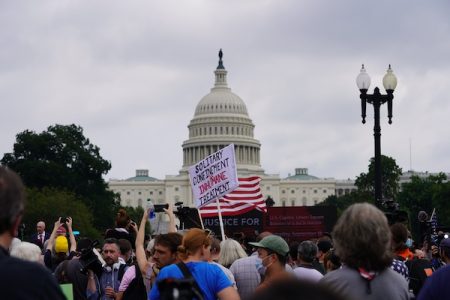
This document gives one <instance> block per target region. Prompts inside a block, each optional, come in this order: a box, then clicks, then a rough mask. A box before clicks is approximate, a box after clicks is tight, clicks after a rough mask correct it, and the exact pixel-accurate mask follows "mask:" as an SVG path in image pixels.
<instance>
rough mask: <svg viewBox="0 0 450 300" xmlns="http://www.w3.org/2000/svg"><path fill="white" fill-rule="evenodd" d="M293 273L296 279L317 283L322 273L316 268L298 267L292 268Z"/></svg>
mask: <svg viewBox="0 0 450 300" xmlns="http://www.w3.org/2000/svg"><path fill="white" fill-rule="evenodd" d="M294 274H295V276H296V277H297V278H298V279H301V280H305V281H310V282H314V283H317V282H319V280H320V279H322V277H323V275H322V273H320V272H319V271H317V270H316V269H311V268H304V267H298V268H295V269H294Z"/></svg>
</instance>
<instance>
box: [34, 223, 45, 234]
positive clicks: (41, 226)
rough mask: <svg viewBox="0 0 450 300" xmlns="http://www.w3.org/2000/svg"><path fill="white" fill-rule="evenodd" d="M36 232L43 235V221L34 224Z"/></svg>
mask: <svg viewBox="0 0 450 300" xmlns="http://www.w3.org/2000/svg"><path fill="white" fill-rule="evenodd" d="M36 230H37V232H38V233H43V232H44V231H45V223H44V222H43V221H39V222H38V223H37V224H36Z"/></svg>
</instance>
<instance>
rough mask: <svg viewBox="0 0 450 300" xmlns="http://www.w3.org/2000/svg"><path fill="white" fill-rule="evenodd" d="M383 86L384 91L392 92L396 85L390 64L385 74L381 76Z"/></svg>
mask: <svg viewBox="0 0 450 300" xmlns="http://www.w3.org/2000/svg"><path fill="white" fill-rule="evenodd" d="M383 86H384V89H385V90H386V92H390V93H392V92H393V91H394V90H395V88H396V87H397V77H395V75H394V72H393V71H392V69H391V65H389V68H388V69H387V71H386V75H384V77H383Z"/></svg>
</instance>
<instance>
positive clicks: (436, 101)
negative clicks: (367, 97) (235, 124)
mask: <svg viewBox="0 0 450 300" xmlns="http://www.w3.org/2000/svg"><path fill="white" fill-rule="evenodd" d="M449 12H450V2H449V1H445V0H442V1H411V0H404V1H376V2H373V1H370V2H369V1H360V0H354V1H350V0H348V1H331V0H330V1H323V0H311V1H303V0H302V1H300V0H292V1H282V0H273V1H269V0H222V1H219V0H217V1H216V0H203V1H202V0H196V1H194V0H192V1H190V0H185V1H179V0H178V1H175V0H164V1H158V2H157V1H112V0H107V1H73V0H72V1H65V0H53V1H43V0H41V1H1V2H0V101H1V103H0V104H1V107H0V111H1V118H0V125H1V130H0V155H3V153H5V152H11V151H12V147H13V144H14V141H15V136H16V134H17V133H19V132H21V131H23V130H26V129H29V130H33V131H36V132H41V131H43V130H45V129H46V128H47V127H48V126H49V125H53V124H71V123H74V124H77V125H80V126H82V127H83V128H84V134H85V136H86V137H88V138H89V139H90V140H91V142H92V143H94V144H96V145H97V146H99V147H100V149H101V155H102V156H103V157H104V158H105V159H107V160H109V161H111V163H112V169H111V171H110V172H109V173H108V174H107V175H106V176H105V179H107V180H108V179H110V178H117V179H125V178H128V177H132V176H134V173H135V169H139V168H143V169H149V173H150V175H151V176H154V177H157V178H160V179H163V178H164V177H165V175H176V174H178V171H179V170H180V169H181V165H182V148H181V144H182V142H183V141H184V140H186V139H187V138H188V129H187V125H188V124H189V122H190V120H191V119H192V117H193V115H194V110H195V106H196V105H197V103H198V102H199V101H200V99H201V98H202V97H203V96H204V95H206V94H207V93H209V90H210V88H211V87H212V86H213V83H214V74H213V71H214V69H215V68H216V66H217V61H218V58H217V52H218V50H219V48H222V49H223V51H224V57H223V60H224V65H225V67H226V69H227V70H228V84H229V86H230V87H231V88H232V90H233V92H235V93H236V94H237V95H239V96H240V97H241V98H242V99H243V100H244V102H245V103H246V105H247V109H248V111H249V115H250V117H251V118H252V120H253V122H254V124H255V126H256V128H255V138H256V139H258V140H260V141H261V143H262V147H261V163H262V167H263V168H264V169H265V170H266V172H267V173H270V174H280V176H281V177H286V176H287V175H288V173H293V172H294V168H296V167H306V168H309V173H310V174H312V175H316V176H319V177H334V178H338V179H346V178H355V177H356V176H357V175H359V174H360V173H361V172H366V171H367V166H368V163H369V158H370V157H372V156H373V153H374V149H373V147H374V146H373V107H372V106H370V107H368V108H367V123H366V124H365V125H363V124H362V123H361V117H360V115H361V111H360V101H359V91H358V89H357V87H356V84H355V78H356V76H357V75H358V73H359V70H360V67H361V64H362V63H364V64H365V66H366V69H367V72H368V73H369V75H370V76H371V77H372V86H371V87H370V92H372V91H373V88H374V87H375V86H379V87H380V88H382V84H381V82H382V78H383V76H384V74H385V72H386V69H387V66H388V64H392V68H393V70H394V73H395V74H396V76H397V78H398V86H397V89H396V91H395V93H394V96H395V98H394V118H393V124H392V125H389V124H388V123H387V107H386V105H383V107H382V108H381V111H382V113H381V128H382V137H381V147H382V153H383V154H385V155H389V156H392V157H394V158H395V159H396V161H397V163H398V164H399V165H400V167H402V168H403V170H404V171H406V170H409V169H410V145H411V149H412V151H411V153H412V155H411V158H412V160H411V161H412V169H413V170H416V171H430V172H437V171H446V172H449V171H450V134H449V132H450V130H449V128H450V99H449V98H450V97H449V95H450V91H449V88H450V84H449V83H450V26H449V24H450V18H449ZM382 91H383V92H384V89H382Z"/></svg>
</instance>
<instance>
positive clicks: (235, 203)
mask: <svg viewBox="0 0 450 300" xmlns="http://www.w3.org/2000/svg"><path fill="white" fill-rule="evenodd" d="M238 181H239V186H238V187H237V188H236V189H235V190H234V191H232V192H231V193H229V194H227V195H225V196H223V198H220V199H219V203H220V210H221V213H222V216H236V215H240V214H244V213H246V212H248V211H251V210H253V209H258V210H261V211H263V212H266V211H267V209H266V202H265V201H264V199H263V195H262V194H261V189H260V187H259V182H260V181H261V178H259V177H257V176H253V177H248V178H238ZM199 211H200V215H201V216H202V217H203V218H207V217H215V216H217V215H218V210H217V202H216V201H211V202H210V203H208V204H206V205H204V206H202V207H200V208H199Z"/></svg>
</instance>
